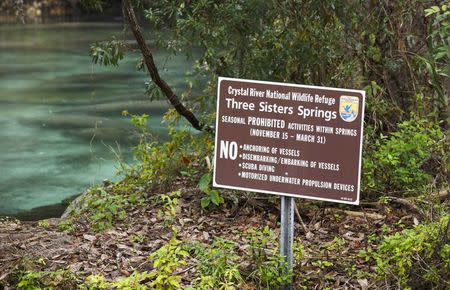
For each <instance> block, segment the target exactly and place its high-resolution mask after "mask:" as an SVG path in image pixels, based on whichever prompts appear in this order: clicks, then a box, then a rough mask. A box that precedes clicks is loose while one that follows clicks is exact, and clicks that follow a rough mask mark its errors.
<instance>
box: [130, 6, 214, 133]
mask: <svg viewBox="0 0 450 290" xmlns="http://www.w3.org/2000/svg"><path fill="white" fill-rule="evenodd" d="M122 10H123V14H124V16H125V18H126V19H127V21H128V23H129V25H130V28H131V30H132V32H133V35H134V37H135V38H136V41H137V43H138V46H139V49H140V50H141V53H142V56H143V58H144V63H145V65H146V67H147V69H148V71H149V73H150V77H151V79H152V81H153V82H154V83H155V84H156V85H157V86H158V87H159V88H160V89H161V91H162V92H163V94H164V95H165V96H166V98H167V99H168V100H169V102H170V103H171V104H172V106H173V107H174V108H175V110H176V111H177V112H178V113H179V114H180V115H181V116H183V117H184V118H185V119H186V120H187V121H188V122H189V123H190V124H191V125H192V126H193V127H194V128H195V129H197V130H199V131H205V132H212V129H211V128H210V127H209V126H205V125H203V124H201V123H200V121H199V120H198V119H197V117H196V116H195V115H194V114H193V113H192V112H191V111H190V110H189V109H187V108H186V107H185V106H184V105H183V104H182V103H181V102H180V98H179V97H178V96H177V95H176V94H175V92H174V91H173V90H172V88H171V87H170V86H169V85H168V84H167V82H166V81H164V80H163V79H162V78H161V76H160V75H159V72H158V68H157V67H156V65H155V61H154V59H153V54H152V52H151V50H150V48H149V47H148V45H147V43H146V42H145V38H144V35H143V33H142V29H141V27H140V26H139V23H138V21H137V18H136V14H135V12H134V9H133V4H132V3H131V1H130V0H123V1H122Z"/></svg>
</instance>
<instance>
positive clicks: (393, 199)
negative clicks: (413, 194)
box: [387, 196, 424, 217]
mask: <svg viewBox="0 0 450 290" xmlns="http://www.w3.org/2000/svg"><path fill="white" fill-rule="evenodd" d="M387 198H388V199H389V200H390V201H391V202H393V203H396V204H399V205H402V206H404V207H406V208H407V209H409V210H410V211H412V212H415V213H416V214H418V215H419V216H420V217H424V214H423V212H422V211H421V210H420V209H419V208H418V207H417V206H416V205H415V204H413V203H412V202H411V201H410V200H407V199H405V198H400V197H394V196H388V197H387Z"/></svg>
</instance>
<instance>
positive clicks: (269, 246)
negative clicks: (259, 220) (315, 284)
mask: <svg viewBox="0 0 450 290" xmlns="http://www.w3.org/2000/svg"><path fill="white" fill-rule="evenodd" d="M249 240H250V249H251V253H252V261H253V265H254V269H253V272H252V273H251V275H250V278H251V279H253V280H254V281H255V282H256V283H257V284H258V285H259V287H260V288H262V289H275V288H278V287H279V286H281V285H283V284H286V283H287V282H289V281H291V279H292V277H293V272H292V270H291V271H289V272H287V273H286V268H287V264H286V261H285V258H284V257H282V256H280V254H279V247H278V241H277V236H276V235H275V233H274V232H273V231H272V230H271V229H270V228H269V227H267V226H266V227H264V228H263V229H262V230H250V232H249ZM294 246H295V247H294V248H295V253H294V255H295V257H296V258H300V259H301V257H302V256H303V247H302V245H301V244H300V243H299V242H298V241H297V242H296V243H295V245H294Z"/></svg>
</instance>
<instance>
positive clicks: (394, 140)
mask: <svg viewBox="0 0 450 290" xmlns="http://www.w3.org/2000/svg"><path fill="white" fill-rule="evenodd" d="M444 141H445V140H444V134H443V133H442V131H441V129H440V127H439V126H437V125H434V124H432V123H430V122H428V121H427V120H425V119H419V120H415V119H411V120H409V121H404V122H402V123H400V124H398V131H396V132H393V133H391V134H389V135H388V136H385V135H381V136H380V138H379V139H375V141H374V144H367V145H366V152H365V157H364V171H363V173H364V189H365V190H369V191H372V192H373V191H375V192H379V193H386V192H401V193H404V192H408V191H419V192H420V191H421V190H422V189H423V188H424V187H425V186H426V185H428V184H429V182H430V181H431V178H432V176H433V175H436V174H437V173H438V172H439V170H440V169H441V168H439V166H435V165H433V166H429V167H431V168H427V165H428V164H433V163H432V162H433V158H435V154H437V153H439V151H440V150H442V148H443V146H444ZM439 154H440V156H443V154H442V153H439ZM436 156H438V155H436ZM441 158H442V157H441ZM442 163H445V162H442Z"/></svg>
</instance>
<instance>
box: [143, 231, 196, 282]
mask: <svg viewBox="0 0 450 290" xmlns="http://www.w3.org/2000/svg"><path fill="white" fill-rule="evenodd" d="M181 244H182V242H181V241H179V240H177V239H176V234H175V233H174V234H173V237H172V239H171V240H170V241H169V242H168V243H167V244H165V245H164V246H162V247H161V248H159V249H158V250H156V251H155V252H153V253H152V254H150V256H149V260H151V261H153V267H154V270H153V271H152V272H150V273H149V275H148V278H150V279H152V281H151V282H150V286H151V287H152V288H151V289H167V290H171V289H180V288H181V285H180V280H181V276H180V275H177V274H175V270H177V269H178V268H180V267H181V266H184V265H186V264H187V263H186V261H184V260H183V259H184V258H186V257H187V256H189V253H188V252H186V251H185V250H184V249H183V248H182V245H181Z"/></svg>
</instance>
